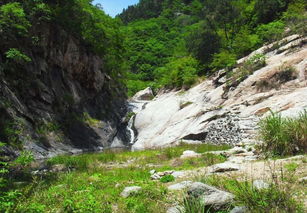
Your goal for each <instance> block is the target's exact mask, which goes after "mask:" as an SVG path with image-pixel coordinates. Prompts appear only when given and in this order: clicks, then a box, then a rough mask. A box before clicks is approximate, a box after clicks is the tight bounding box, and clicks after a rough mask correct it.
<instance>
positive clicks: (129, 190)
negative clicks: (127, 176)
mask: <svg viewBox="0 0 307 213" xmlns="http://www.w3.org/2000/svg"><path fill="white" fill-rule="evenodd" d="M141 189H142V188H141V187H140V186H129V187H126V188H125V189H124V190H123V191H122V193H120V196H122V197H124V198H127V197H129V196H130V195H131V194H133V193H136V192H138V191H140V190H141Z"/></svg>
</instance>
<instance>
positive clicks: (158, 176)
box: [150, 170, 174, 180]
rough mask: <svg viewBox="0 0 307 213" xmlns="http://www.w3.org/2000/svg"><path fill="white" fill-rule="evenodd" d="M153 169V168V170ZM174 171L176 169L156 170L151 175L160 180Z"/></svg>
mask: <svg viewBox="0 0 307 213" xmlns="http://www.w3.org/2000/svg"><path fill="white" fill-rule="evenodd" d="M152 171H153V170H152ZM173 173H174V171H172V170H170V171H164V172H155V173H153V174H152V175H151V176H150V177H151V179H152V180H159V179H161V178H162V177H163V176H166V175H172V174H173Z"/></svg>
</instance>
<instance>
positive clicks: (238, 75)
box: [227, 54, 266, 87]
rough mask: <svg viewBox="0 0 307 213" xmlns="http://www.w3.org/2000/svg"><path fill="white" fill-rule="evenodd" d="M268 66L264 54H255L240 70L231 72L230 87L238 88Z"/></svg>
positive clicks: (229, 75)
mask: <svg viewBox="0 0 307 213" xmlns="http://www.w3.org/2000/svg"><path fill="white" fill-rule="evenodd" d="M265 65H266V61H265V56H264V55H263V54H255V55H253V56H252V57H250V58H249V59H248V60H246V61H245V62H244V63H243V64H242V65H241V66H239V67H238V69H235V70H233V71H231V72H229V73H228V74H227V75H228V79H227V80H228V81H227V83H228V86H229V87H230V86H237V85H239V84H240V83H241V82H242V81H244V80H245V79H246V78H247V77H248V76H249V75H251V74H252V73H253V72H254V71H256V70H258V69H260V68H262V67H264V66H265Z"/></svg>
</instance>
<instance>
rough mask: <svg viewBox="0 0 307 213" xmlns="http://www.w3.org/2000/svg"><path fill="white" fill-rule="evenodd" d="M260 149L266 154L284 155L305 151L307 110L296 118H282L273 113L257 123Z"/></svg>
mask: <svg viewBox="0 0 307 213" xmlns="http://www.w3.org/2000/svg"><path fill="white" fill-rule="evenodd" d="M259 126H260V132H259V134H260V139H261V140H262V141H263V143H262V144H261V145H260V146H259V148H260V150H261V151H262V152H264V153H265V154H266V155H269V156H270V155H271V156H272V155H273V156H286V155H294V154H298V153H306V151H307V111H306V110H305V111H303V112H302V113H300V115H299V117H298V118H282V117H281V115H280V114H277V113H273V112H272V114H271V115H270V116H268V117H266V118H264V119H263V120H261V121H260V123H259Z"/></svg>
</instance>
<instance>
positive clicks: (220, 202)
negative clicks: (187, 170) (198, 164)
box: [188, 182, 234, 210]
mask: <svg viewBox="0 0 307 213" xmlns="http://www.w3.org/2000/svg"><path fill="white" fill-rule="evenodd" d="M188 194H189V195H190V196H193V197H199V198H200V199H201V201H202V202H204V204H205V205H206V206H210V207H212V208H213V209H215V210H220V209H223V208H225V207H227V206H228V205H229V204H230V203H231V202H232V201H233V199H234V195H233V194H231V193H229V192H225V191H221V190H219V189H217V188H215V187H212V186H209V185H206V184H204V183H200V182H194V183H192V184H191V185H190V186H189V188H188Z"/></svg>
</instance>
